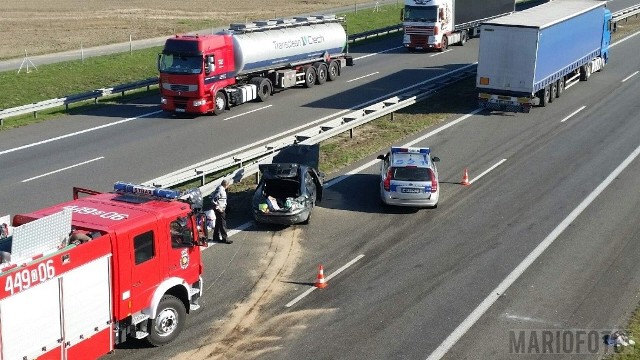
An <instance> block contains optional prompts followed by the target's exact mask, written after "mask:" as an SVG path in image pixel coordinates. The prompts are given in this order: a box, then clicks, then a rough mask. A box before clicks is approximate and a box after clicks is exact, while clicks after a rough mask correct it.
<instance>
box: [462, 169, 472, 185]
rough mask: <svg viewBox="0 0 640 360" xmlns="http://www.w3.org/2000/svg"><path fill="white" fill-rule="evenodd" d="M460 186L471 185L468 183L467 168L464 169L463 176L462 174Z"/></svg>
mask: <svg viewBox="0 0 640 360" xmlns="http://www.w3.org/2000/svg"><path fill="white" fill-rule="evenodd" d="M460 185H464V186H469V185H471V183H470V182H469V172H468V171H467V168H464V174H462V181H461V182H460Z"/></svg>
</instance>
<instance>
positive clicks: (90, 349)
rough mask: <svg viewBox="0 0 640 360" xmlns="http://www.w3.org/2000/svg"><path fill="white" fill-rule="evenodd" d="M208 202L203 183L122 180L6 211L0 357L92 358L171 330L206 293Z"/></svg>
mask: <svg viewBox="0 0 640 360" xmlns="http://www.w3.org/2000/svg"><path fill="white" fill-rule="evenodd" d="M201 208H202V196H201V194H200V193H199V191H189V192H180V191H176V190H170V189H158V188H154V187H147V186H140V185H134V184H128V183H122V182H118V183H116V184H115V185H114V191H113V192H110V193H99V192H96V191H93V190H87V189H81V188H74V196H73V200H72V201H69V202H66V203H62V204H59V205H55V206H52V207H49V208H45V209H42V210H38V211H34V212H31V213H27V214H21V215H16V216H14V217H13V221H12V222H11V223H10V224H7V220H8V218H9V217H8V216H5V217H4V218H2V217H0V222H4V223H5V224H6V226H5V227H4V229H5V231H3V235H4V239H0V251H2V253H0V255H2V256H1V257H0V258H1V259H2V263H0V281H1V284H4V287H2V286H0V341H1V342H0V359H35V358H38V359H91V358H97V357H99V356H101V355H104V354H106V353H109V352H111V351H112V350H113V349H114V345H115V344H118V343H120V342H123V341H125V340H126V339H127V338H128V337H134V338H138V339H143V338H144V339H146V340H147V341H148V342H149V343H150V344H152V345H154V346H161V345H164V344H167V343H169V342H171V341H172V340H174V339H175V338H176V337H177V336H178V334H179V333H180V331H181V330H182V329H183V328H184V325H185V320H186V314H187V313H189V312H191V311H193V310H196V309H198V308H199V305H198V299H199V297H200V296H201V294H202V288H203V286H202V277H201V274H202V271H203V268H202V261H201V255H200V246H206V244H207V241H206V237H207V234H206V226H205V227H203V231H205V233H202V232H201V231H199V228H198V226H197V224H198V222H199V221H200V222H201V221H203V220H204V218H203V217H204V214H202V213H200V212H199V209H201ZM0 225H2V224H0Z"/></svg>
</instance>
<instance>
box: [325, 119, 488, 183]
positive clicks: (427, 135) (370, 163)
mask: <svg viewBox="0 0 640 360" xmlns="http://www.w3.org/2000/svg"><path fill="white" fill-rule="evenodd" d="M480 111H482V109H476V110H473V111H472V112H470V113H468V114H466V115H464V116H461V117H459V118H457V119H456V120H454V121H452V122H450V123H448V124H446V125H444V126H442V127H439V128H437V129H435V130H433V131H430V132H428V133H426V134H424V135H422V136H420V137H419V138H417V139H415V140H413V141H410V142H408V143H406V144H405V145H403V146H405V147H408V146H413V145H415V144H417V143H418V142H420V141H422V140H424V139H426V138H429V137H431V136H433V135H435V134H437V133H439V132H441V131H443V130H445V129H448V128H450V127H452V126H454V125H456V124H458V123H460V122H462V121H464V120H466V119H468V118H470V117H471V116H473V115H475V114H477V113H479V112H480ZM379 161H380V160H378V159H375V160H371V161H369V162H368V163H366V164H364V165H362V166H360V167H358V168H355V169H353V170H351V171H349V172H348V173H346V174H344V175H340V176H338V177H337V178H334V179H331V180H330V181H328V182H326V183H325V187H327V188H328V187H331V186H333V185H335V184H337V183H339V182H341V181H342V180H345V179H347V178H348V177H349V176H351V175H353V174H357V173H359V172H361V171H362V170H364V169H366V168H368V167H370V166H373V165H374V164H375V163H377V162H379Z"/></svg>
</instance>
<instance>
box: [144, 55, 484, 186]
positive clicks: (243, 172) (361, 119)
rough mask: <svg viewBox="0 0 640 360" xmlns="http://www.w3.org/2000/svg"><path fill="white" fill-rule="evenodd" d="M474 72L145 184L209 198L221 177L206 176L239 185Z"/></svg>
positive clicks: (473, 66)
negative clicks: (298, 151) (193, 185)
mask: <svg viewBox="0 0 640 360" xmlns="http://www.w3.org/2000/svg"><path fill="white" fill-rule="evenodd" d="M475 72H476V64H471V65H467V66H465V67H463V68H461V69H459V70H457V71H454V72H453V73H447V74H444V75H441V76H439V77H436V78H434V79H430V80H427V81H425V82H423V83H420V84H418V85H416V86H414V87H412V89H411V90H409V91H407V92H405V93H403V94H400V95H397V96H393V97H390V98H388V99H385V100H383V101H380V102H377V103H374V104H371V105H368V106H365V107H363V108H361V109H356V110H353V111H351V112H349V113H347V114H345V115H342V116H340V117H338V118H335V119H333V120H329V121H327V122H325V123H322V124H320V125H316V126H313V127H310V128H308V129H306V130H304V131H302V132H299V133H297V134H294V135H290V136H285V137H282V138H280V139H277V140H275V141H272V142H270V143H268V144H266V145H260V146H255V147H254V148H252V149H249V150H246V151H242V152H236V153H235V154H234V152H233V151H232V152H230V153H231V154H232V155H221V156H218V157H215V158H212V159H210V160H206V161H203V162H200V163H198V164H194V165H191V166H188V167H185V168H183V169H180V170H177V171H174V172H172V173H169V174H167V175H164V176H161V177H159V178H156V179H153V180H149V181H147V182H145V183H144V184H145V185H149V186H159V187H172V186H176V185H179V184H183V183H186V182H189V181H193V180H200V181H201V188H200V189H201V190H202V192H203V193H204V194H205V195H208V194H210V193H211V192H213V191H214V190H215V188H216V187H217V186H218V185H220V182H221V181H222V179H223V178H219V179H216V180H214V181H212V182H210V183H205V178H206V176H209V175H212V174H217V173H223V172H230V173H229V174H228V175H226V176H224V178H226V179H232V180H233V182H238V181H240V180H242V179H244V178H247V177H249V176H252V175H255V174H257V173H258V165H259V164H266V163H270V162H271V161H272V159H273V157H274V156H275V155H276V154H277V153H278V152H279V151H280V150H281V149H283V148H285V147H287V146H290V145H293V144H304V145H312V144H317V143H320V142H321V141H324V140H326V139H329V138H331V137H333V136H336V135H338V134H341V133H344V132H346V131H352V130H353V129H354V128H356V127H358V126H360V125H363V124H365V123H368V122H370V121H372V120H375V119H378V118H380V117H382V116H384V115H388V114H393V113H394V112H396V111H398V110H400V109H402V108H405V107H407V106H410V105H413V104H415V103H416V102H418V101H421V100H424V99H426V98H428V97H429V96H431V95H433V94H434V93H435V92H437V91H438V90H440V89H442V88H444V87H446V86H449V85H451V84H453V83H455V82H458V81H460V80H463V79H465V78H468V77H470V76H472V75H474V74H475ZM392 116H393V115H392ZM228 154H229V153H228ZM232 170H233V171H232Z"/></svg>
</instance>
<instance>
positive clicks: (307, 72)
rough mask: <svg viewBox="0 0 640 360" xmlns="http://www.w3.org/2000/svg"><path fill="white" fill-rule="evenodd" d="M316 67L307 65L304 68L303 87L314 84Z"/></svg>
mask: <svg viewBox="0 0 640 360" xmlns="http://www.w3.org/2000/svg"><path fill="white" fill-rule="evenodd" d="M316 76H317V74H316V69H314V68H313V66H310V65H309V66H307V67H305V69H304V87H306V88H310V87H312V86H313V85H315V84H316Z"/></svg>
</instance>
